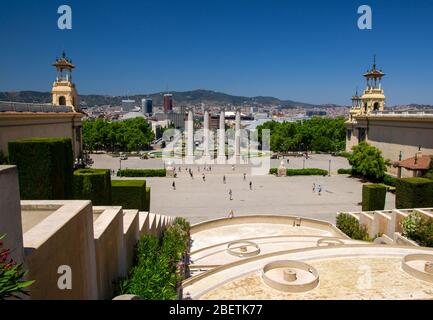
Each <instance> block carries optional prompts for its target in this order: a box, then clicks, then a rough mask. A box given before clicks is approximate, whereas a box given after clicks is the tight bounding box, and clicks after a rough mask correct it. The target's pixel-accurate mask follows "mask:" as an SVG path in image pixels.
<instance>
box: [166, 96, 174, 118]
mask: <svg viewBox="0 0 433 320" xmlns="http://www.w3.org/2000/svg"><path fill="white" fill-rule="evenodd" d="M170 111H173V95H172V94H170V93H166V94H164V112H165V113H168V112H170Z"/></svg>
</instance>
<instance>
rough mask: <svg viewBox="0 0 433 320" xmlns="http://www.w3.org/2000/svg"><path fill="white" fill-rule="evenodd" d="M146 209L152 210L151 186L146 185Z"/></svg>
mask: <svg viewBox="0 0 433 320" xmlns="http://www.w3.org/2000/svg"><path fill="white" fill-rule="evenodd" d="M144 211H147V212H150V187H146V204H145V206H144Z"/></svg>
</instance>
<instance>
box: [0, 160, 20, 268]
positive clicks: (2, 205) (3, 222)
mask: <svg viewBox="0 0 433 320" xmlns="http://www.w3.org/2000/svg"><path fill="white" fill-rule="evenodd" d="M21 224H22V223H21V205H20V190H19V185H18V170H17V167H16V166H0V236H2V235H6V237H5V238H4V239H3V240H2V241H3V244H4V246H3V247H4V248H7V249H10V250H11V254H10V257H11V258H12V259H13V260H14V261H16V262H17V263H22V262H23V261H24V251H23V232H22V228H21Z"/></svg>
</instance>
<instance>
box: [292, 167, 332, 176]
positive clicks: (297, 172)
mask: <svg viewBox="0 0 433 320" xmlns="http://www.w3.org/2000/svg"><path fill="white" fill-rule="evenodd" d="M287 175H288V176H326V175H328V170H323V169H317V168H308V169H287Z"/></svg>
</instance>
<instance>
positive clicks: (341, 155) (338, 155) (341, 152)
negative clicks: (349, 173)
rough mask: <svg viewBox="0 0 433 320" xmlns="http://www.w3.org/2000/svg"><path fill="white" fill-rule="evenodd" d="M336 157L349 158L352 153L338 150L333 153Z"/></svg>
mask: <svg viewBox="0 0 433 320" xmlns="http://www.w3.org/2000/svg"><path fill="white" fill-rule="evenodd" d="M335 155H336V156H337V157H343V158H346V159H347V158H349V157H350V156H351V155H352V154H351V153H350V152H346V151H340V152H337V153H336V154H335Z"/></svg>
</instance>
